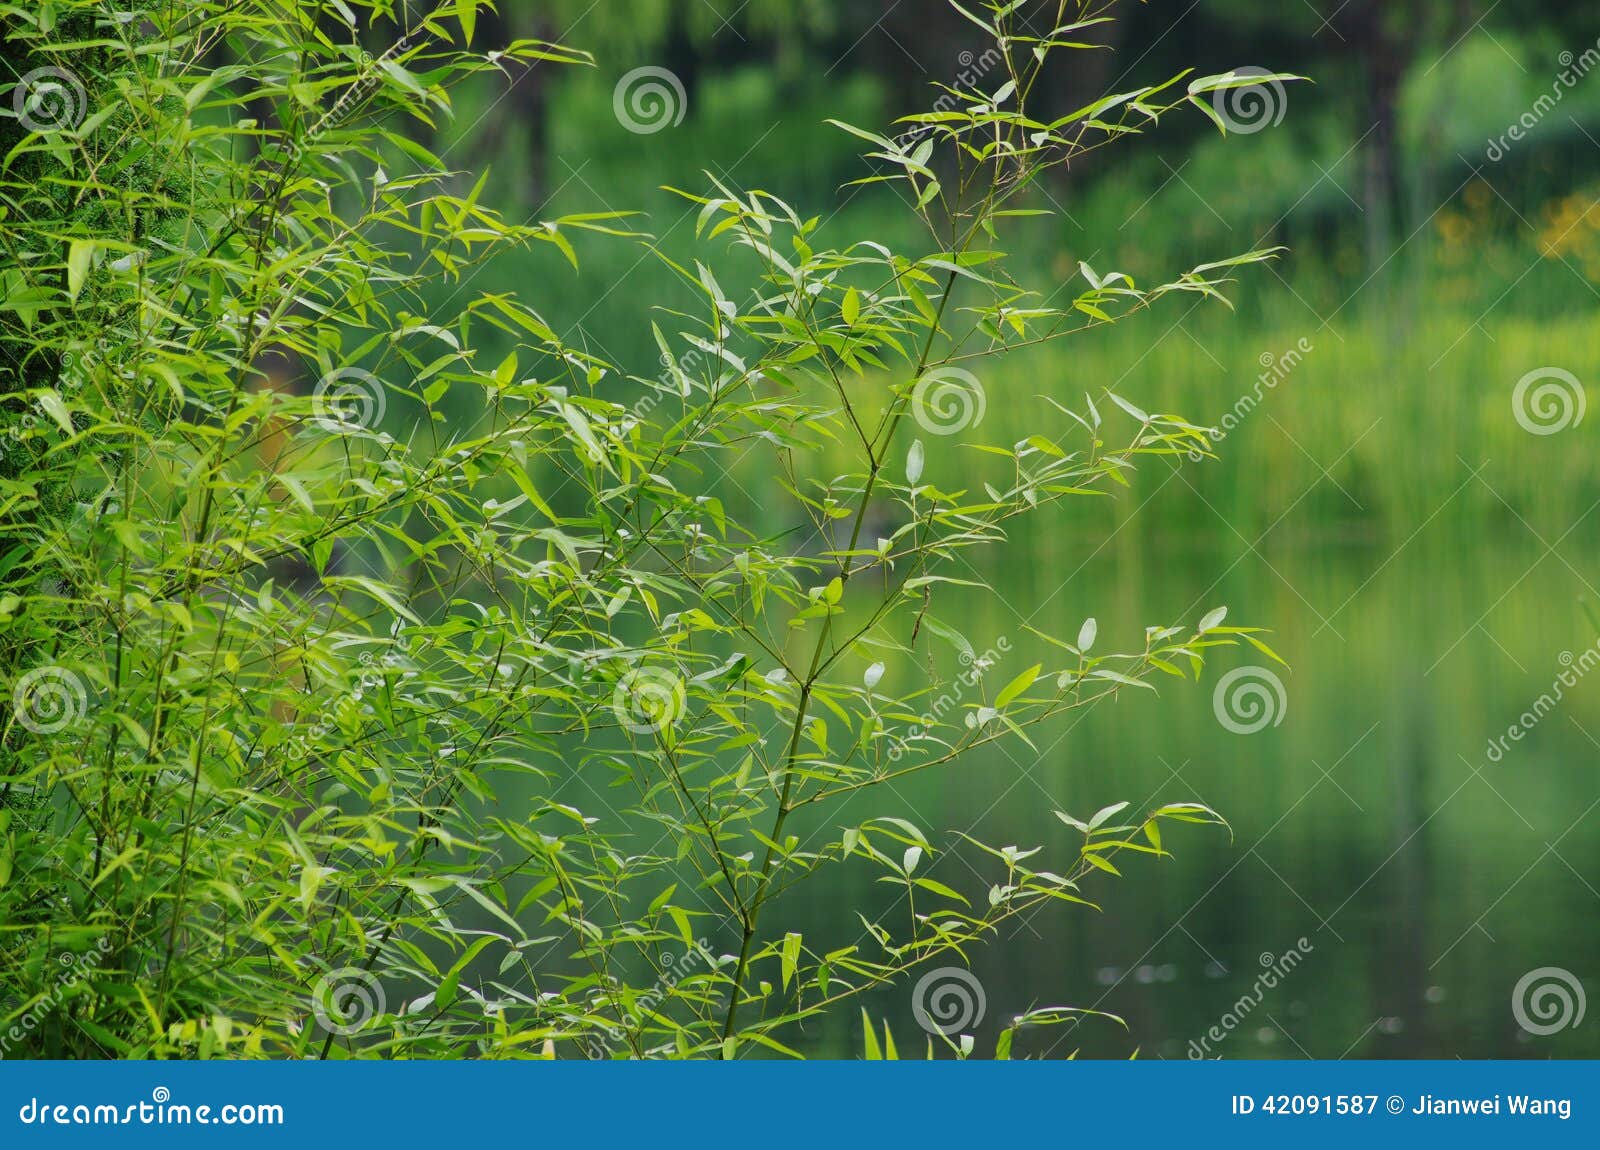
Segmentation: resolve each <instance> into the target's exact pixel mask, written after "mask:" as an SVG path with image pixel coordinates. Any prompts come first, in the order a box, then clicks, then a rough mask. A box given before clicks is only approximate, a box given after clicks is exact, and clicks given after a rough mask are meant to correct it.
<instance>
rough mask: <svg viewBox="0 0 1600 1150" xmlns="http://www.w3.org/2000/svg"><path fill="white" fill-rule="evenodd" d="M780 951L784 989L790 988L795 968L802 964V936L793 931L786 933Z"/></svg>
mask: <svg viewBox="0 0 1600 1150" xmlns="http://www.w3.org/2000/svg"><path fill="white" fill-rule="evenodd" d="M779 953H780V956H781V961H782V964H783V989H785V990H788V989H789V982H790V981H791V980H792V979H793V978H794V972H795V968H796V967H798V966H799V964H800V936H799V935H798V934H795V933H794V932H793V931H791V932H790V933H788V934H786V935H784V936H783V944H782V946H781V947H780V950H779Z"/></svg>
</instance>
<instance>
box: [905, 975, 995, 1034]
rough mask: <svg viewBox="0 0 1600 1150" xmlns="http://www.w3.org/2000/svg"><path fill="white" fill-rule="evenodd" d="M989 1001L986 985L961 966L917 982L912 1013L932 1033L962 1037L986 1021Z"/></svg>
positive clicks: (918, 1023) (927, 976) (922, 978)
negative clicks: (986, 995)
mask: <svg viewBox="0 0 1600 1150" xmlns="http://www.w3.org/2000/svg"><path fill="white" fill-rule="evenodd" d="M987 1007H988V999H987V998H986V997H985V995H984V993H983V984H982V983H981V982H979V981H978V979H977V977H976V976H975V975H974V974H973V973H972V972H971V971H970V970H965V969H963V968H962V967H959V966H941V967H939V968H938V969H936V970H930V971H928V973H927V974H924V975H923V976H922V977H921V978H919V979H918V980H917V985H916V989H914V990H913V991H912V992H911V1013H912V1015H913V1016H915V1018H916V1020H917V1025H918V1026H920V1027H922V1029H924V1030H926V1031H927V1032H928V1033H929V1034H943V1035H945V1036H947V1037H948V1036H949V1035H952V1034H958V1033H960V1032H962V1031H965V1030H970V1029H971V1028H973V1027H975V1026H977V1025H978V1023H980V1022H982V1021H983V1014H984V1011H985V1010H986V1009H987Z"/></svg>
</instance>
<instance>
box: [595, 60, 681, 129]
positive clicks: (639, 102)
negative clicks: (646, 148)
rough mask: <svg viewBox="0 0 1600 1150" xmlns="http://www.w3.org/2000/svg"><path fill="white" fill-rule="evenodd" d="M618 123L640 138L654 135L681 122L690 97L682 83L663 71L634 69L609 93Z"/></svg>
mask: <svg viewBox="0 0 1600 1150" xmlns="http://www.w3.org/2000/svg"><path fill="white" fill-rule="evenodd" d="M611 110H612V111H613V112H615V113H616V117H617V123H619V124H621V125H622V126H623V127H624V128H626V129H628V131H630V132H632V133H634V134H635V135H639V136H653V135H655V134H656V133H657V132H660V131H662V130H664V129H666V128H676V127H677V126H678V125H679V124H681V123H683V117H684V114H685V113H686V112H687V111H688V110H689V94H688V93H687V92H685V91H684V89H683V81H682V80H680V79H678V77H677V76H676V75H675V74H674V73H672V72H670V71H668V70H667V69H666V68H657V67H652V66H646V67H643V68H635V69H634V70H633V71H631V72H629V73H628V74H627V75H626V76H624V77H622V79H620V80H618V81H617V86H616V88H615V89H614V90H613V91H612V93H611Z"/></svg>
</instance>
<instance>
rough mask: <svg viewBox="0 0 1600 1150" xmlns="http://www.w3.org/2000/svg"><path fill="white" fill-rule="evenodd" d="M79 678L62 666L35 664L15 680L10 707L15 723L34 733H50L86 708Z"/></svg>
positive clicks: (87, 703)
mask: <svg viewBox="0 0 1600 1150" xmlns="http://www.w3.org/2000/svg"><path fill="white" fill-rule="evenodd" d="M88 705H89V702H88V697H87V695H86V694H85V693H84V690H83V681H82V680H81V679H79V678H78V676H76V675H74V674H73V673H72V672H71V671H68V670H67V669H66V668H64V667H54V666H51V667H35V668H34V669H33V670H31V671H29V672H28V673H27V674H25V675H23V676H22V678H20V679H18V680H17V685H16V687H15V688H14V689H13V690H12V692H11V707H12V710H13V712H14V713H15V714H16V716H17V722H19V723H21V724H22V725H23V726H24V727H26V728H27V729H28V730H30V731H32V732H33V733H34V734H36V735H53V734H55V733H56V732H57V731H64V730H66V729H67V728H68V727H70V726H71V725H72V724H73V723H76V722H77V721H78V720H79V719H81V718H83V714H84V711H86V710H87V709H88Z"/></svg>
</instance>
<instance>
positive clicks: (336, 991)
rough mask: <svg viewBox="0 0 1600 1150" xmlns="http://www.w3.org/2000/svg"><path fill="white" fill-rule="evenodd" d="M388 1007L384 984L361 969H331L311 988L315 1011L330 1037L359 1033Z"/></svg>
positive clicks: (367, 971) (345, 967)
mask: <svg viewBox="0 0 1600 1150" xmlns="http://www.w3.org/2000/svg"><path fill="white" fill-rule="evenodd" d="M387 1007H388V1000H387V999H386V998H385V996H384V993H383V984H382V983H380V982H379V981H378V979H377V976H376V975H374V974H373V973H372V972H371V971H370V970H365V969H363V968H362V967H359V966H341V967H340V968H339V969H337V970H330V971H328V973H327V974H324V975H323V976H322V977H321V978H319V979H317V982H316V985H315V986H313V987H312V988H311V1012H312V1013H313V1014H314V1015H316V1018H317V1024H318V1025H319V1026H321V1027H322V1029H324V1030H326V1031H328V1032H329V1033H330V1034H339V1035H345V1036H348V1035H351V1034H355V1033H357V1032H358V1031H360V1030H362V1029H363V1028H365V1027H366V1025H367V1024H368V1023H370V1022H371V1021H372V1020H373V1019H374V1018H377V1017H378V1016H379V1015H381V1014H382V1013H383V1012H384V1010H385V1009H386V1008H387Z"/></svg>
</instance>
